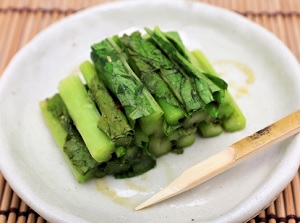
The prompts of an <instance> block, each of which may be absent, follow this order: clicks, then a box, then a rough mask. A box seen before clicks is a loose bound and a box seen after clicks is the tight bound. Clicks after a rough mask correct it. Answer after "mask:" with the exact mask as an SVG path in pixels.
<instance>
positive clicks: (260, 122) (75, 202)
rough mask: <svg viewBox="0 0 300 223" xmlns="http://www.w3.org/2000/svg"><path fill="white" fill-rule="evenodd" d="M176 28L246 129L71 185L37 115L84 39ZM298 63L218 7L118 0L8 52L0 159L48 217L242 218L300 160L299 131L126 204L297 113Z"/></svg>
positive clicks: (15, 184)
mask: <svg viewBox="0 0 300 223" xmlns="http://www.w3.org/2000/svg"><path fill="white" fill-rule="evenodd" d="M155 25H159V26H160V27H161V28H162V29H163V30H177V31H180V33H181V34H182V36H183V38H184V41H185V43H186V44H187V45H188V47H189V48H190V49H195V48H199V49H202V50H203V51H204V52H205V53H206V55H207V56H208V57H209V59H210V60H211V61H212V62H213V64H214V65H215V66H216V68H217V70H218V71H219V72H220V73H221V75H222V76H223V78H224V79H226V80H227V81H228V83H229V84H230V90H231V92H232V94H233V95H234V97H235V98H236V100H237V102H238V103H239V105H240V106H241V108H242V110H243V111H244V113H245V115H246V117H247V120H248V124H247V127H246V129H245V130H243V131H240V132H237V133H232V134H223V135H221V136H219V137H217V138H213V139H198V140H197V142H196V143H195V145H194V146H192V147H190V148H188V149H186V150H185V153H184V155H180V156H178V155H174V154H169V155H167V156H165V157H163V158H161V159H159V160H158V165H157V167H156V168H155V169H153V170H151V171H149V172H148V173H146V174H144V175H142V176H139V177H136V178H133V179H126V180H115V179H113V178H111V177H107V178H104V179H101V180H92V181H89V182H88V183H86V184H82V185H80V184H78V183H76V182H75V180H74V178H73V176H72V174H71V172H70V170H69V169H68V167H67V165H66V163H65V161H64V159H63V156H62V154H61V153H60V151H59V150H58V149H57V146H56V145H55V143H54V141H53V139H52V137H51V135H50V134H49V132H48V130H47V128H46V126H45V124H44V121H43V119H42V117H41V113H40V110H39V106H38V103H39V101H40V100H42V99H45V98H46V97H49V96H51V95H52V94H54V93H55V92H56V91H57V86H58V82H59V81H60V80H61V79H62V78H64V77H66V76H67V75H69V74H70V73H71V72H77V70H78V65H79V64H80V63H81V62H82V61H83V60H85V59H88V58H89V47H90V45H91V44H92V43H94V42H97V41H100V40H102V39H103V38H105V37H107V36H111V35H114V34H116V33H120V32H124V31H125V30H132V29H133V28H134V29H135V28H138V29H142V28H143V27H145V26H147V27H154V26H155ZM299 74H300V72H299V65H298V63H297V61H296V59H295V58H294V57H293V55H292V54H291V53H290V52H289V51H288V49H287V48H286V47H285V46H284V45H283V44H282V43H281V42H280V41H279V40H278V39H277V38H275V37H274V36H273V35H272V34H270V33H269V32H267V31H266V30H264V29H263V28H261V27H259V26H258V25H255V24H254V23H252V22H250V21H248V20H246V19H244V18H243V17H241V16H239V15H236V14H234V13H232V12H229V11H226V10H224V9H220V8H216V7H213V6H209V5H205V4H198V3H193V2H182V1H169V2H164V1H159V2H156V1H154V2H153V1H148V2H146V1H145V2H144V1H136V2H132V1H130V2H118V3H113V4H107V5H102V6H99V7H95V8H91V9H88V10H84V11H82V12H80V13H77V14H75V15H73V16H70V17H68V18H66V19H63V20H61V21H60V22H58V23H56V24H54V25H51V26H50V27H49V28H47V29H46V30H45V31H43V32H42V33H40V34H39V35H38V36H37V37H36V38H34V39H33V40H32V41H31V42H30V43H29V44H28V45H27V46H26V47H24V48H23V49H22V50H20V52H19V53H18V54H17V55H16V56H15V57H14V59H13V60H12V61H11V63H10V64H9V66H8V67H7V69H6V71H5V73H4V75H3V77H1V81H0V106H1V110H0V154H1V155H0V163H1V171H2V173H3V174H4V176H5V178H6V179H7V180H8V182H9V183H10V185H11V186H12V188H13V189H14V190H15V191H16V192H17V194H19V195H20V197H21V198H22V199H23V200H25V202H27V203H28V204H29V205H30V206H31V207H32V208H33V209H34V210H36V211H37V212H38V213H40V214H41V215H42V216H43V217H45V218H46V219H47V220H49V221H51V222H68V223H74V222H132V223H134V222H156V223H159V222H172V223H174V222H191V221H194V222H242V221H245V220H247V219H249V218H251V217H253V216H254V215H255V214H256V213H258V212H259V211H260V210H261V209H263V208H264V207H266V205H268V204H269V203H270V202H271V201H272V200H273V199H275V196H276V195H277V194H279V193H280V191H281V190H282V189H284V188H285V186H286V185H287V184H288V183H289V181H290V180H291V179H292V178H293V176H294V174H295V173H296V171H297V169H298V167H299V163H300V162H299V161H300V150H299V148H297V147H299V145H300V137H299V136H297V137H293V138H290V139H288V140H286V141H285V142H283V143H280V144H279V145H277V146H275V147H273V148H271V149H270V150H267V151H265V152H262V153H261V154H259V155H257V156H256V157H254V158H252V159H250V160H247V161H246V162H244V163H242V164H240V165H238V166H236V167H235V168H233V169H231V170H229V171H227V172H225V173H224V174H221V175H219V176H218V177H216V178H214V179H212V180H210V181H208V182H206V183H204V184H202V185H200V186H199V187H197V188H195V189H193V190H191V191H188V192H186V193H184V194H182V195H180V196H177V197H175V198H174V199H170V200H167V201H166V202H163V203H161V204H158V205H155V206H153V207H151V208H148V209H145V210H142V211H138V212H136V211H134V210H133V208H134V207H135V206H136V205H138V204H139V203H141V202H142V201H144V200H145V199H147V198H149V197H150V196H151V195H153V194H154V193H155V192H157V191H158V190H159V189H160V188H162V187H163V186H165V185H166V184H168V183H169V182H170V181H171V180H172V179H174V178H175V177H176V176H178V175H179V174H180V173H181V172H182V171H183V170H184V169H185V168H187V167H189V166H191V165H193V164H195V163H197V162H199V161H201V160H204V159H206V158H207V157H209V156H211V155H213V154H215V153H217V152H218V151H220V150H222V149H224V148H225V147H226V146H228V145H230V144H231V143H233V142H234V141H236V140H238V139H239V138H241V137H244V136H246V135H249V134H250V133H253V132H255V131H257V130H258V129H260V128H262V127H264V126H266V125H268V124H270V123H271V122H273V121H276V120H277V119H279V118H281V117H283V116H285V115H287V114H288V113H290V112H292V111H294V110H296V109H297V108H298V107H299V104H300V87H299V86H300V75H299Z"/></svg>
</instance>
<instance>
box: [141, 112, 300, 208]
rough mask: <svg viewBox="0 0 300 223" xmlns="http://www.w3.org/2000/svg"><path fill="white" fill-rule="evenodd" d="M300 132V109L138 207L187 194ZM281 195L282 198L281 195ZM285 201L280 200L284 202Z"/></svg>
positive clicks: (199, 166) (184, 175) (187, 173)
mask: <svg viewBox="0 0 300 223" xmlns="http://www.w3.org/2000/svg"><path fill="white" fill-rule="evenodd" d="M299 131H300V110H298V111H296V112H293V113H292V114H290V115H288V116H286V117H284V118H282V119H280V120H279V121H276V122H274V123H273V124H271V125H269V126H267V127H265V128H263V129H261V130H259V131H257V132H255V133H254V134H252V135H250V136H247V137H245V138H243V139H241V140H239V141H237V142H235V143H233V144H232V145H231V146H229V147H228V148H227V149H225V150H222V151H221V152H219V153H217V154H216V155H214V156H212V157H210V158H208V159H207V160H204V161H202V162H200V163H199V164H196V165H195V166H192V167H190V168H189V169H187V170H186V171H184V172H183V173H182V174H181V175H180V176H179V177H178V178H176V179H175V180H174V181H173V182H171V183H170V184H169V185H168V186H166V187H165V188H164V189H162V190H161V191H159V192H158V193H157V194H155V195H154V196H153V197H151V198H149V199H148V200H146V201H145V202H144V203H142V204H140V205H139V206H137V207H136V208H135V210H140V209H143V208H145V207H148V206H150V205H153V204H156V203H158V202H161V201H163V200H165V199H168V198H170V197H173V196H175V195H178V194H180V193H182V192H185V191H187V190H189V189H191V188H194V187H195V186H197V185H199V184H201V183H203V182H205V181H207V180H209V179H211V178H212V177H214V176H216V175H218V174H219V173H222V172H224V171H225V170H227V169H229V168H231V167H233V166H235V165H236V164H238V163H239V162H241V161H242V160H244V159H247V158H248V157H249V156H250V155H254V154H255V153H257V152H258V151H260V150H263V149H265V148H267V147H270V146H272V145H274V144H276V143H278V142H280V141H282V140H284V139H286V138H288V137H290V136H292V135H294V134H296V133H298V132H299ZM280 196H281V195H280ZM280 201H281V200H279V201H277V203H278V202H280Z"/></svg>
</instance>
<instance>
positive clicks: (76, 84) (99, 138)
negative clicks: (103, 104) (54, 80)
mask: <svg viewBox="0 0 300 223" xmlns="http://www.w3.org/2000/svg"><path fill="white" fill-rule="evenodd" d="M58 89H59V93H60V95H61V97H62V99H63V101H64V103H65V105H66V107H67V109H68V112H69V114H70V116H71V118H72V120H73V122H74V124H75V126H76V128H77V130H78V131H79V133H80V135H81V137H82V138H83V140H84V142H85V144H86V146H87V148H88V150H89V151H90V153H91V155H92V157H93V158H94V159H95V160H96V161H97V162H99V163H101V162H105V161H107V160H109V159H110V158H111V153H113V152H114V144H113V142H112V141H111V140H110V139H109V138H108V136H107V135H105V133H103V132H102V131H101V130H100V129H98V127H97V123H98V121H99V118H100V114H99V112H98V110H97V108H96V105H95V104H94V102H93V101H92V99H91V98H90V96H89V95H88V93H87V91H86V89H85V87H84V85H83V84H82V82H81V80H80V78H79V77H78V76H75V75H70V76H68V77H67V78H65V79H63V80H62V81H61V82H60V83H59V87H58Z"/></svg>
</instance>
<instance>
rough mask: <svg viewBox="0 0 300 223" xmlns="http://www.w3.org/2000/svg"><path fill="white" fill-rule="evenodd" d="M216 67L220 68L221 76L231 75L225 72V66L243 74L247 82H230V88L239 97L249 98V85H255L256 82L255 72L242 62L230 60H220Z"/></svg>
mask: <svg viewBox="0 0 300 223" xmlns="http://www.w3.org/2000/svg"><path fill="white" fill-rule="evenodd" d="M215 66H216V67H219V72H218V73H219V74H220V76H225V75H230V74H229V73H230V72H229V71H224V70H225V66H231V67H233V68H234V69H236V70H238V71H240V73H241V74H243V75H244V76H245V82H243V83H241V82H238V83H237V82H235V81H234V80H232V81H231V80H229V86H230V88H232V89H233V90H234V91H236V93H237V94H238V95H237V96H247V95H249V91H248V87H249V85H251V84H253V83H254V82H255V74H254V72H253V70H252V69H251V68H250V67H249V66H248V65H246V64H243V63H241V62H238V61H235V60H230V59H224V60H219V61H217V62H216V63H215Z"/></svg>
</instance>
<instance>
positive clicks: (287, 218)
mask: <svg viewBox="0 0 300 223" xmlns="http://www.w3.org/2000/svg"><path fill="white" fill-rule="evenodd" d="M198 1H202V2H206V3H209V4H213V5H217V6H221V7H224V8H227V9H230V10H232V11H235V12H238V13H240V14H242V15H244V16H245V17H247V18H249V19H251V20H253V21H254V22H256V23H258V24H260V25H262V26H264V27H265V28H267V29H268V30H270V31H271V32H273V33H274V34H275V35H277V36H278V37H279V38H280V39H281V40H282V41H283V42H284V43H286V45H287V46H288V47H289V48H290V50H291V51H292V52H293V53H294V55H295V56H296V57H297V59H298V61H300V0H198ZM104 2H108V1H105V0H1V1H0V30H1V31H0V46H1V48H0V76H1V74H2V73H3V71H4V69H5V67H6V65H7V64H8V62H9V60H10V59H11V58H12V57H13V56H14V54H15V53H16V52H17V51H18V50H19V49H20V48H21V47H22V46H24V45H25V44H26V43H27V42H28V41H29V40H30V39H31V38H32V37H33V36H34V35H36V34H37V33H38V32H39V31H41V30H43V29H44V28H45V27H47V26H48V25H49V24H51V23H53V22H55V21H57V20H60V19H61V18H63V17H65V16H68V15H70V14H72V13H74V12H77V11H79V10H81V9H83V8H86V7H89V6H93V5H97V4H101V3H104ZM299 75H300V74H299ZM0 155H1V154H0ZM299 174H300V171H298V173H297V174H296V176H295V177H294V179H293V180H292V182H291V183H290V184H288V186H287V187H286V189H285V190H284V191H283V192H282V193H280V194H279V195H278V197H277V199H276V200H275V201H274V202H272V203H271V204H270V205H269V207H268V208H266V209H265V210H262V211H261V212H260V213H259V214H258V215H257V216H256V217H254V218H253V219H251V220H249V222H251V223H254V222H270V223H271V222H274V223H276V222H277V223H278V222H288V223H292V222H300V178H299ZM274 199H275V198H274ZM49 211H51V210H49ZM4 222H9V223H14V222H18V223H21V222H24V223H25V222H27V223H36V222H37V223H42V222H47V221H46V220H45V219H43V218H42V217H41V216H39V214H37V213H36V212H35V211H34V210H32V209H31V208H30V207H29V206H28V205H27V204H26V203H24V202H23V201H22V200H21V199H20V198H19V197H18V195H17V194H15V193H14V192H13V191H12V189H11V188H10V186H9V184H8V182H6V180H5V179H4V177H3V176H2V174H1V172H0V223H4Z"/></svg>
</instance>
